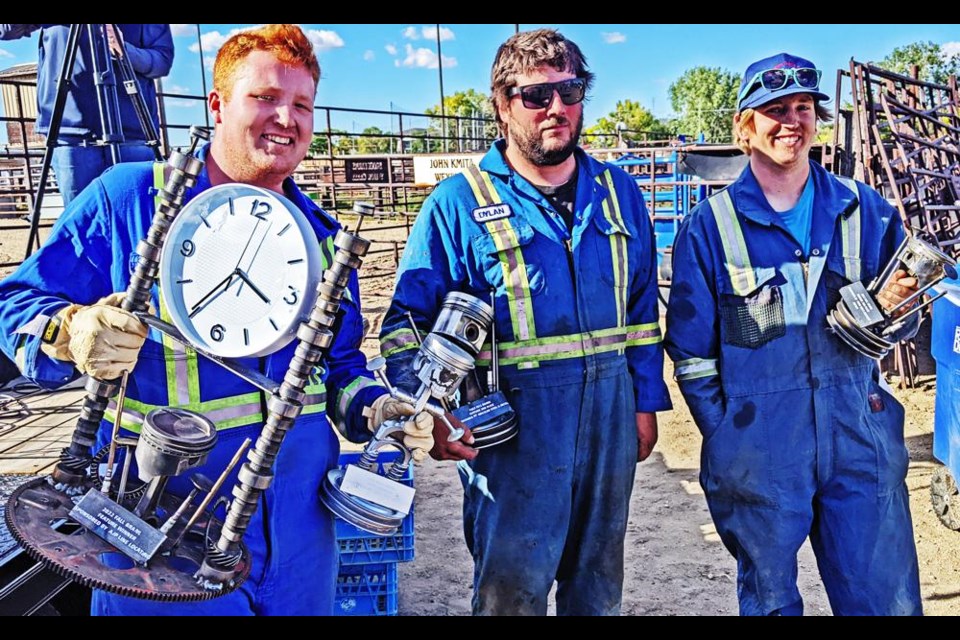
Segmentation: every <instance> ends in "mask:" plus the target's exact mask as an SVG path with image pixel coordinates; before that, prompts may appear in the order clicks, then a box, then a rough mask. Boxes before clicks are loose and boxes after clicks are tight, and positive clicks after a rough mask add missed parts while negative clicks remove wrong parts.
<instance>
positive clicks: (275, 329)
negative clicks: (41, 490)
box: [267, 318, 280, 331]
mask: <svg viewBox="0 0 960 640" xmlns="http://www.w3.org/2000/svg"><path fill="white" fill-rule="evenodd" d="M267 320H269V321H270V326H271V327H273V330H274V331H280V327H278V326H277V323H276V322H274V321H273V318H267Z"/></svg>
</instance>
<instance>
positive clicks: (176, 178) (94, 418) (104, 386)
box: [51, 127, 210, 493]
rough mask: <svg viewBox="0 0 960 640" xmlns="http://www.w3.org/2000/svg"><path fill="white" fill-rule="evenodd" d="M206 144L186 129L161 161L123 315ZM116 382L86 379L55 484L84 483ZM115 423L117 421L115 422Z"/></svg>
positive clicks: (137, 299)
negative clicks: (185, 139)
mask: <svg viewBox="0 0 960 640" xmlns="http://www.w3.org/2000/svg"><path fill="white" fill-rule="evenodd" d="M209 139H210V134H209V133H208V132H207V131H206V130H204V129H201V128H199V127H191V128H190V148H189V150H188V151H186V152H180V151H176V150H175V151H173V152H172V153H171V154H170V158H169V159H168V160H167V168H168V170H169V171H170V176H169V178H168V179H167V180H166V182H165V183H164V188H163V190H162V191H160V193H159V194H158V196H157V207H156V212H155V214H154V216H153V220H152V221H151V224H150V229H149V230H148V231H147V237H146V238H144V239H143V240H141V241H140V243H139V244H138V245H137V255H138V256H139V257H138V260H137V266H136V268H135V270H134V273H133V276H132V277H131V278H130V284H129V286H128V287H127V292H126V296H125V297H124V300H123V303H122V308H123V309H124V310H125V311H130V312H137V311H141V312H142V311H146V310H147V304H148V302H149V301H150V292H151V290H152V289H153V286H154V284H156V281H157V271H158V268H159V264H160V250H161V249H162V247H163V241H164V239H165V238H166V235H167V230H168V229H169V228H170V224H171V223H172V222H173V220H174V218H175V217H176V216H177V214H178V213H179V212H180V209H182V208H183V204H184V196H185V195H186V192H187V189H189V188H191V187H193V186H194V185H195V184H196V182H197V176H199V175H200V171H201V170H202V169H203V162H202V161H201V160H199V159H197V158H195V157H194V153H195V152H196V149H197V147H198V146H199V144H200V143H201V142H202V141H206V140H209ZM117 387H118V382H117V380H98V379H96V378H92V377H91V378H89V379H88V380H87V383H86V385H85V387H84V388H85V390H86V392H87V397H86V398H85V399H84V401H83V406H82V407H81V409H80V418H79V419H78V420H77V426H76V428H75V429H74V431H73V435H72V436H71V440H70V445H69V446H68V447H66V448H65V449H63V451H62V452H61V453H60V460H59V462H58V463H57V466H56V468H55V469H54V470H53V473H52V474H51V476H52V478H53V480H54V481H55V482H57V483H58V484H59V485H63V486H65V487H74V488H76V491H75V492H76V493H80V492H81V491H82V488H81V487H80V485H81V484H82V483H83V482H84V480H85V479H86V478H87V475H86V470H87V468H88V467H89V466H90V461H91V458H92V454H91V452H90V451H91V448H92V447H93V445H94V444H95V442H96V438H97V430H98V429H99V428H100V421H101V420H102V419H103V414H104V412H105V411H106V408H107V404H108V403H109V401H110V398H111V397H113V396H114V395H115V394H116V393H117ZM118 419H119V417H118Z"/></svg>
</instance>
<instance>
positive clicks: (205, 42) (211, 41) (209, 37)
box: [187, 24, 263, 53]
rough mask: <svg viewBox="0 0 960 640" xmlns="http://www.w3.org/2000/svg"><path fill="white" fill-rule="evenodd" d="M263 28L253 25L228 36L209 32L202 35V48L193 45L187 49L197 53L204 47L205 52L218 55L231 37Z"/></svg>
mask: <svg viewBox="0 0 960 640" xmlns="http://www.w3.org/2000/svg"><path fill="white" fill-rule="evenodd" d="M261 26H263V25H259V24H252V25H250V26H249V27H243V28H242V29H231V30H230V32H229V33H227V34H226V35H224V34H222V33H220V32H219V31H208V32H206V33H203V34H201V35H200V46H198V45H196V44H191V45H190V46H189V47H187V49H189V50H190V51H193V52H194V53H196V52H197V51H199V50H200V47H201V46H202V47H203V50H204V51H211V52H214V53H216V52H217V51H219V50H220V47H222V46H223V43H224V42H226V41H227V40H228V39H229V38H230V37H231V36H233V35H235V34H238V33H240V32H241V31H250V30H251V29H256V28H258V27H261Z"/></svg>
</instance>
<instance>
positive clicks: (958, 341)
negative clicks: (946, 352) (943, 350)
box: [953, 327, 960, 353]
mask: <svg viewBox="0 0 960 640" xmlns="http://www.w3.org/2000/svg"><path fill="white" fill-rule="evenodd" d="M953 352H954V353H960V327H957V328H956V329H954V330H953Z"/></svg>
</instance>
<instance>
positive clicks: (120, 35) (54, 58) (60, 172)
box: [0, 24, 173, 206]
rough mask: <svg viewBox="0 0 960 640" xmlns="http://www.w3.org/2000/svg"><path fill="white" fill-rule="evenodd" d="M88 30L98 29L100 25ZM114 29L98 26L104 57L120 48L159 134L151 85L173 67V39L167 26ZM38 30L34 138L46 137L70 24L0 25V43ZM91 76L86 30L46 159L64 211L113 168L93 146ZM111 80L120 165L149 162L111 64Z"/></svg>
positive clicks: (97, 124) (96, 115)
mask: <svg viewBox="0 0 960 640" xmlns="http://www.w3.org/2000/svg"><path fill="white" fill-rule="evenodd" d="M84 26H85V25H84ZM94 26H95V27H97V28H99V26H100V25H94ZM116 26H117V30H114V28H113V27H114V26H113V25H110V24H107V25H103V29H104V37H105V38H106V41H107V44H108V46H109V47H110V52H111V54H112V55H113V56H120V55H122V52H123V51H124V49H125V50H126V55H127V56H128V57H129V59H130V64H131V66H132V67H133V70H134V73H135V74H136V76H137V82H138V85H139V91H140V95H141V96H143V100H144V103H145V104H146V106H147V110H148V112H149V114H150V118H151V120H152V121H153V127H154V130H159V126H160V119H159V112H158V109H157V92H156V90H155V89H154V85H153V81H154V80H155V79H157V78H162V77H164V76H166V75H167V74H168V73H169V72H170V67H171V66H172V65H173V36H172V35H171V32H170V25H169V24H118V25H116ZM38 30H39V32H40V39H39V58H38V61H37V112H38V118H37V133H40V134H43V135H47V133H48V132H49V131H50V125H51V119H52V117H53V110H54V103H55V102H56V97H57V82H58V80H59V78H60V70H61V66H62V64H63V59H64V56H66V54H67V43H68V40H69V35H70V25H69V24H0V40H15V39H17V38H25V37H27V36H30V35H31V34H33V33H34V32H36V31H38ZM121 42H122V43H123V44H122V47H121ZM93 72H94V69H93V61H92V60H91V47H90V40H89V36H88V34H87V30H86V29H81V31H80V38H79V50H78V52H77V57H76V61H75V62H74V67H73V72H72V74H71V76H70V86H69V91H68V93H67V100H66V104H65V106H64V110H63V118H62V120H61V122H60V133H59V136H58V137H57V146H56V147H55V148H54V150H53V155H52V157H51V166H52V167H53V172H54V175H56V177H57V185H58V186H59V188H60V193H61V195H62V196H63V204H64V206H66V205H68V204H69V203H70V202H71V201H72V200H73V199H74V198H75V197H76V196H77V194H79V193H80V192H81V191H83V189H84V187H86V186H87V185H88V184H90V183H91V182H93V181H94V179H96V178H98V177H99V176H100V174H101V173H103V171H104V170H105V169H106V168H107V167H109V166H111V165H112V164H113V158H112V156H111V153H110V147H109V146H104V145H102V144H98V141H100V140H102V138H103V126H102V124H101V120H100V107H99V105H98V101H97V89H96V86H95V85H94V80H93ZM114 76H115V78H116V81H117V85H116V86H117V102H118V104H119V108H120V125H121V132H122V134H123V138H124V142H123V143H122V144H120V145H119V155H120V161H121V162H137V161H142V160H153V159H154V153H153V150H152V149H151V148H150V147H147V146H146V145H145V143H146V141H147V140H146V137H145V135H144V131H143V127H142V126H141V125H140V120H139V119H138V118H137V113H136V110H135V109H134V106H133V100H131V99H130V97H129V96H127V94H126V91H125V90H124V89H123V86H122V84H121V80H122V78H121V77H120V74H119V72H118V70H117V69H116V63H114Z"/></svg>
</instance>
